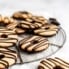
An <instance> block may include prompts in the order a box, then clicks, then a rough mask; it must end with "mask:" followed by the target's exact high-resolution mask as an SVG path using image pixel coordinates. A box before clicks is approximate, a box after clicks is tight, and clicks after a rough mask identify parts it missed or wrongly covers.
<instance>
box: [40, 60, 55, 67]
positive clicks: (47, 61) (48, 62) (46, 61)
mask: <svg viewBox="0 0 69 69" xmlns="http://www.w3.org/2000/svg"><path fill="white" fill-rule="evenodd" d="M43 61H44V62H45V63H47V64H49V65H50V66H51V67H53V65H52V64H51V62H50V61H49V60H43ZM41 63H42V61H41ZM54 65H55V64H54Z"/></svg>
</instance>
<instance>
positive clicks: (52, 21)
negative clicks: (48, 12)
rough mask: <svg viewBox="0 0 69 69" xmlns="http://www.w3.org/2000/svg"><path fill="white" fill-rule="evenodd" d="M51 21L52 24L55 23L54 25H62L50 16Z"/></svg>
mask: <svg viewBox="0 0 69 69" xmlns="http://www.w3.org/2000/svg"><path fill="white" fill-rule="evenodd" d="M49 21H50V23H51V24H54V25H57V26H58V25H60V23H59V22H58V21H57V20H56V19H55V18H49Z"/></svg>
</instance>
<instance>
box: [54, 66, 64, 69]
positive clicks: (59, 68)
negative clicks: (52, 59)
mask: <svg viewBox="0 0 69 69" xmlns="http://www.w3.org/2000/svg"><path fill="white" fill-rule="evenodd" d="M53 69H63V68H62V67H60V66H56V67H54V68H53Z"/></svg>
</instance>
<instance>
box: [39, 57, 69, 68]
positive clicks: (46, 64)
mask: <svg viewBox="0 0 69 69" xmlns="http://www.w3.org/2000/svg"><path fill="white" fill-rule="evenodd" d="M38 69H69V63H67V62H65V61H64V60H62V59H60V58H55V59H52V58H48V59H44V60H42V61H41V62H40V64H39V66H38Z"/></svg>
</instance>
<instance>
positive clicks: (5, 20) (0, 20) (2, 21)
mask: <svg viewBox="0 0 69 69" xmlns="http://www.w3.org/2000/svg"><path fill="white" fill-rule="evenodd" d="M14 22H15V20H13V19H12V18H10V17H3V16H1V15H0V27H6V26H7V25H9V24H11V23H14Z"/></svg>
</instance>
